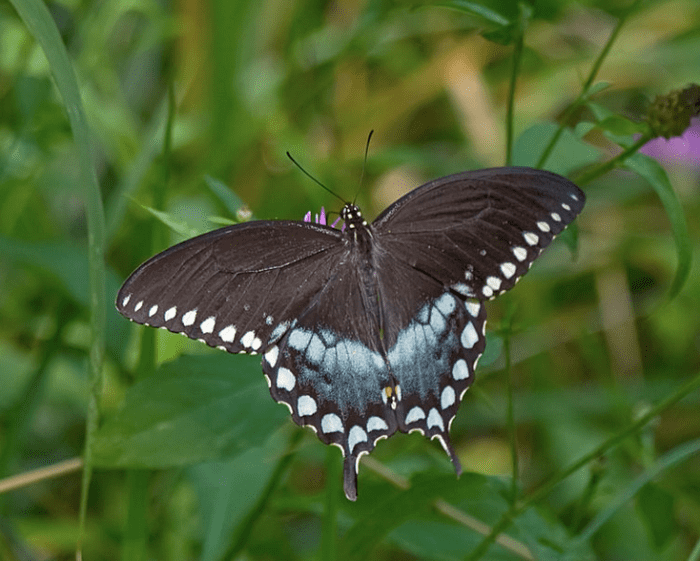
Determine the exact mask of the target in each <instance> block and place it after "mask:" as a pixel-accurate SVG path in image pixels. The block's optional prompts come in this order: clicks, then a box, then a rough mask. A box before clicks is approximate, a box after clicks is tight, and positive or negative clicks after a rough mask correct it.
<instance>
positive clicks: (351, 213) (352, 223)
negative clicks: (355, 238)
mask: <svg viewBox="0 0 700 561" xmlns="http://www.w3.org/2000/svg"><path fill="white" fill-rule="evenodd" d="M340 217H341V218H342V219H343V221H344V222H345V224H346V226H347V227H348V228H349V229H350V230H354V229H356V228H360V227H362V226H367V221H366V220H365V218H364V216H362V211H361V210H360V208H359V207H358V206H357V205H355V204H353V203H346V204H345V206H344V207H343V210H341V211H340Z"/></svg>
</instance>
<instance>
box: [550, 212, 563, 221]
mask: <svg viewBox="0 0 700 561" xmlns="http://www.w3.org/2000/svg"><path fill="white" fill-rule="evenodd" d="M549 216H551V217H552V220H554V221H555V222H561V216H559V215H558V214H557V213H556V212H553V213H552V214H550V215H549Z"/></svg>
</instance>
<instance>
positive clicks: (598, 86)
mask: <svg viewBox="0 0 700 561" xmlns="http://www.w3.org/2000/svg"><path fill="white" fill-rule="evenodd" d="M609 87H610V82H597V83H595V84H594V85H592V86H591V87H590V89H589V90H588V91H587V92H586V98H587V99H590V98H591V97H593V96H595V95H597V94H599V93H600V92H602V91H603V90H607V89H608V88H609Z"/></svg>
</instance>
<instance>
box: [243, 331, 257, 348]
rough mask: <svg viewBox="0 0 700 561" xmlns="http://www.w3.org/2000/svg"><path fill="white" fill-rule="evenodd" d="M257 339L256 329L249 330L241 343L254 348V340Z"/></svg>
mask: <svg viewBox="0 0 700 561" xmlns="http://www.w3.org/2000/svg"><path fill="white" fill-rule="evenodd" d="M255 339H256V338H255V331H248V333H246V334H245V335H243V337H241V345H243V346H244V347H249V348H253V342H254V341H255ZM258 340H259V339H258ZM258 346H259V345H258ZM256 348H257V347H256Z"/></svg>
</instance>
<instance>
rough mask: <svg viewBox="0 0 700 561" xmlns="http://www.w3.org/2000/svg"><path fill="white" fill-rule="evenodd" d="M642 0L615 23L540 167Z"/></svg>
mask: <svg viewBox="0 0 700 561" xmlns="http://www.w3.org/2000/svg"><path fill="white" fill-rule="evenodd" d="M640 1H641V0H635V1H634V2H633V3H632V5H631V6H630V7H629V8H628V9H627V10H626V11H625V12H623V13H622V15H621V16H620V18H619V19H618V20H617V25H615V28H614V29H613V31H612V33H611V34H610V37H609V38H608V41H607V43H605V46H604V47H603V50H602V51H601V52H600V54H599V55H598V58H597V59H596V60H595V62H594V63H593V67H592V68H591V71H590V73H589V74H588V78H587V79H586V82H585V83H584V84H583V88H582V89H581V93H579V95H578V97H577V98H576V99H575V100H574V102H573V103H572V104H571V105H569V107H568V108H567V109H566V111H564V115H562V117H561V119H560V121H559V127H558V128H557V130H556V132H555V133H554V135H553V136H552V138H551V139H550V141H549V144H547V147H546V148H545V149H544V151H543V152H542V155H541V156H540V159H539V161H538V162H537V166H536V167H538V168H543V167H544V166H545V164H546V163H547V160H548V159H549V156H550V155H551V153H552V150H554V147H555V146H556V144H557V142H558V140H559V137H560V136H561V135H562V133H563V132H564V129H565V128H566V127H567V126H568V125H569V121H570V119H571V117H572V116H573V114H574V112H575V111H576V109H578V108H579V107H580V106H581V105H582V104H583V103H585V101H586V99H587V96H588V92H589V91H590V89H591V86H592V85H593V82H594V81H595V79H596V76H598V72H599V71H600V67H601V66H602V65H603V61H605V59H606V57H607V56H608V53H609V52H610V49H611V48H612V45H613V43H614V42H615V40H616V39H617V36H618V35H619V34H620V30H621V29H622V26H623V24H624V23H625V21H626V20H627V17H628V16H629V15H630V14H631V13H632V12H634V10H635V8H636V7H637V4H639V2H640Z"/></svg>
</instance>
